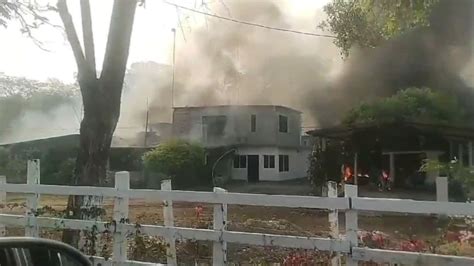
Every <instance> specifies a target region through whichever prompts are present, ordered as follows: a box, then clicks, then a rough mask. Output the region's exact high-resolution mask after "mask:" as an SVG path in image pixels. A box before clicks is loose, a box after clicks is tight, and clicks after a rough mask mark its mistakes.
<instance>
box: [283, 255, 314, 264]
mask: <svg viewBox="0 0 474 266" xmlns="http://www.w3.org/2000/svg"><path fill="white" fill-rule="evenodd" d="M314 263H315V261H314V257H313V255H312V254H309V253H306V252H294V253H290V254H288V256H286V258H285V259H284V260H283V266H300V265H314Z"/></svg>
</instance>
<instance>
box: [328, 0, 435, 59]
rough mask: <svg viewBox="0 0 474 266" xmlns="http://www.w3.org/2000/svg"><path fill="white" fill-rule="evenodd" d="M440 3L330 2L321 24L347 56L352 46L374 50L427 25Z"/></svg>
mask: <svg viewBox="0 0 474 266" xmlns="http://www.w3.org/2000/svg"><path fill="white" fill-rule="evenodd" d="M438 1H439V0H333V1H332V2H331V3H329V4H328V5H326V6H325V7H324V11H325V12H326V14H327V16H328V17H327V19H326V20H325V21H323V22H322V23H321V24H320V27H321V28H322V29H325V30H330V31H331V32H333V33H334V34H335V35H336V40H335V41H334V43H335V44H336V45H337V46H338V47H339V48H340V49H341V51H342V54H343V55H345V56H348V54H349V50H350V48H351V47H353V46H359V47H368V48H372V47H376V46H378V45H379V44H381V43H382V42H383V41H384V40H387V39H390V38H392V37H393V36H396V35H398V34H400V33H403V32H406V31H408V30H410V29H413V28H415V27H418V26H427V25H428V24H429V21H428V18H429V15H430V11H431V9H432V7H433V5H434V4H436V3H437V2H438Z"/></svg>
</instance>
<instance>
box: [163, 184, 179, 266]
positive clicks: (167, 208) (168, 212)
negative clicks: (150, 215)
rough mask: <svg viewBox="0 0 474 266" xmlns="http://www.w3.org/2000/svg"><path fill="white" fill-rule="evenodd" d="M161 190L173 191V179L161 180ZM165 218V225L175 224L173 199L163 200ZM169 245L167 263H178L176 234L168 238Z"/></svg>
mask: <svg viewBox="0 0 474 266" xmlns="http://www.w3.org/2000/svg"><path fill="white" fill-rule="evenodd" d="M161 190H166V191H171V190H172V188H171V180H163V181H162V182H161ZM163 220H164V223H165V226H171V227H172V226H174V215H173V202H172V201H171V200H164V201H163ZM166 242H167V244H168V247H167V248H166V263H167V265H178V261H177V258H176V241H175V239H174V236H170V237H169V238H167V239H166Z"/></svg>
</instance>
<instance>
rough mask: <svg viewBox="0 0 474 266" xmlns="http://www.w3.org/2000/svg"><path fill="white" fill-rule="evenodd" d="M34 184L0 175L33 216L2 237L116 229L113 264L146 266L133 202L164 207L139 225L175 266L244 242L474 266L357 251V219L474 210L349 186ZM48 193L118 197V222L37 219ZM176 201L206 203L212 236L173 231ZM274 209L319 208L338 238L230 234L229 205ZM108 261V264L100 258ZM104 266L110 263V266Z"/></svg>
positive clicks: (472, 261)
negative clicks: (258, 190) (132, 238)
mask: <svg viewBox="0 0 474 266" xmlns="http://www.w3.org/2000/svg"><path fill="white" fill-rule="evenodd" d="M27 182H28V183H27V184H7V183H6V179H5V177H1V176H0V185H1V186H0V204H2V203H4V202H2V201H6V193H7V192H8V193H23V194H26V195H27V203H26V204H27V212H26V213H25V215H11V214H0V236H2V234H5V232H4V230H3V229H2V226H3V227H4V226H5V225H7V226H22V227H25V235H27V236H38V232H39V228H53V229H74V230H86V231H87V230H89V231H90V230H92V229H93V228H94V230H97V231H99V232H101V231H104V230H106V229H108V228H110V226H113V227H114V228H113V231H112V232H114V233H113V256H112V260H111V261H109V262H107V264H108V265H114V263H115V264H123V263H127V264H132V265H133V264H136V265H146V263H145V264H144V263H143V262H133V261H129V260H128V259H127V235H130V234H133V233H134V232H136V230H137V228H136V225H135V224H130V223H128V222H127V221H128V210H129V200H130V199H134V198H139V199H148V200H154V201H163V202H164V203H165V204H163V205H164V207H163V208H164V210H163V215H164V221H165V224H164V225H163V226H160V225H140V232H141V233H142V234H145V235H150V236H160V237H164V238H165V239H166V241H167V242H168V250H167V255H168V256H167V263H168V264H169V265H176V264H177V258H176V248H175V241H176V240H186V239H188V240H189V239H191V240H205V241H212V242H213V243H214V246H213V264H214V265H224V264H226V263H227V258H226V257H227V255H226V254H227V243H238V244H246V245H258V246H276V247H286V248H301V249H310V250H321V251H332V252H336V253H338V254H341V255H346V264H347V265H357V262H358V261H380V262H396V263H408V264H413V263H414V262H417V263H420V262H421V263H422V264H421V265H474V258H468V257H458V256H441V255H435V254H426V253H414V252H402V251H391V250H379V249H369V248H360V247H358V236H357V231H358V212H363V211H374V212H400V213H411V214H439V215H465V216H474V204H473V203H453V202H430V201H413V200H402V199H375V198H359V197H357V187H356V186H353V185H346V186H345V197H344V198H340V197H337V193H335V192H334V191H331V189H332V190H334V189H337V187H336V186H334V185H330V186H329V190H330V192H331V193H330V197H312V196H283V195H260V194H242V193H229V192H227V191H225V190H224V189H221V188H215V189H214V192H191V191H175V190H171V183H170V182H169V181H166V182H164V183H163V184H162V190H147V189H130V188H129V174H128V173H127V172H119V173H117V174H116V177H115V187H114V188H107V187H87V186H56V185H41V184H40V177H39V161H38V160H34V161H29V162H28V173H27ZM41 194H49V195H65V196H68V195H83V196H100V197H112V198H114V213H113V219H114V223H113V225H111V224H110V223H107V222H103V221H91V220H74V219H61V218H51V217H36V216H35V214H34V210H36V208H37V206H38V204H39V197H40V195H41ZM173 201H181V202H200V203H208V204H213V205H214V223H213V229H195V228H183V227H176V226H174V217H173ZM228 204H236V205H253V206H275V207H289V208H312V209H328V210H331V212H330V214H329V217H330V221H331V230H333V231H334V232H333V233H332V238H321V237H303V236H290V235H276V234H264V233H248V232H236V231H228V230H227V205H228ZM338 211H344V212H345V215H346V235H345V236H343V237H340V236H339V232H338V231H339V226H338V219H337V212H338ZM336 257H337V259H335V260H333V265H334V264H336V265H340V263H341V260H340V257H339V255H337V256H336ZM95 261H96V262H102V263H103V258H102V259H100V258H96V260H95ZM103 265H104V264H103Z"/></svg>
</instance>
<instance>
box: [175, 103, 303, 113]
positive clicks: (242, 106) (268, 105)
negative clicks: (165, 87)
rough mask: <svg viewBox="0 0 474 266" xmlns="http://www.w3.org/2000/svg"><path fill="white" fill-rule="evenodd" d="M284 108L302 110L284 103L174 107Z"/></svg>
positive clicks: (181, 107) (184, 107)
mask: <svg viewBox="0 0 474 266" xmlns="http://www.w3.org/2000/svg"><path fill="white" fill-rule="evenodd" d="M246 107H252V108H283V109H287V110H289V111H292V112H297V113H301V111H299V110H296V109H294V108H291V107H288V106H283V105H271V104H235V105H234V104H223V105H203V106H178V107H176V106H175V107H173V109H208V108H246Z"/></svg>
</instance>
